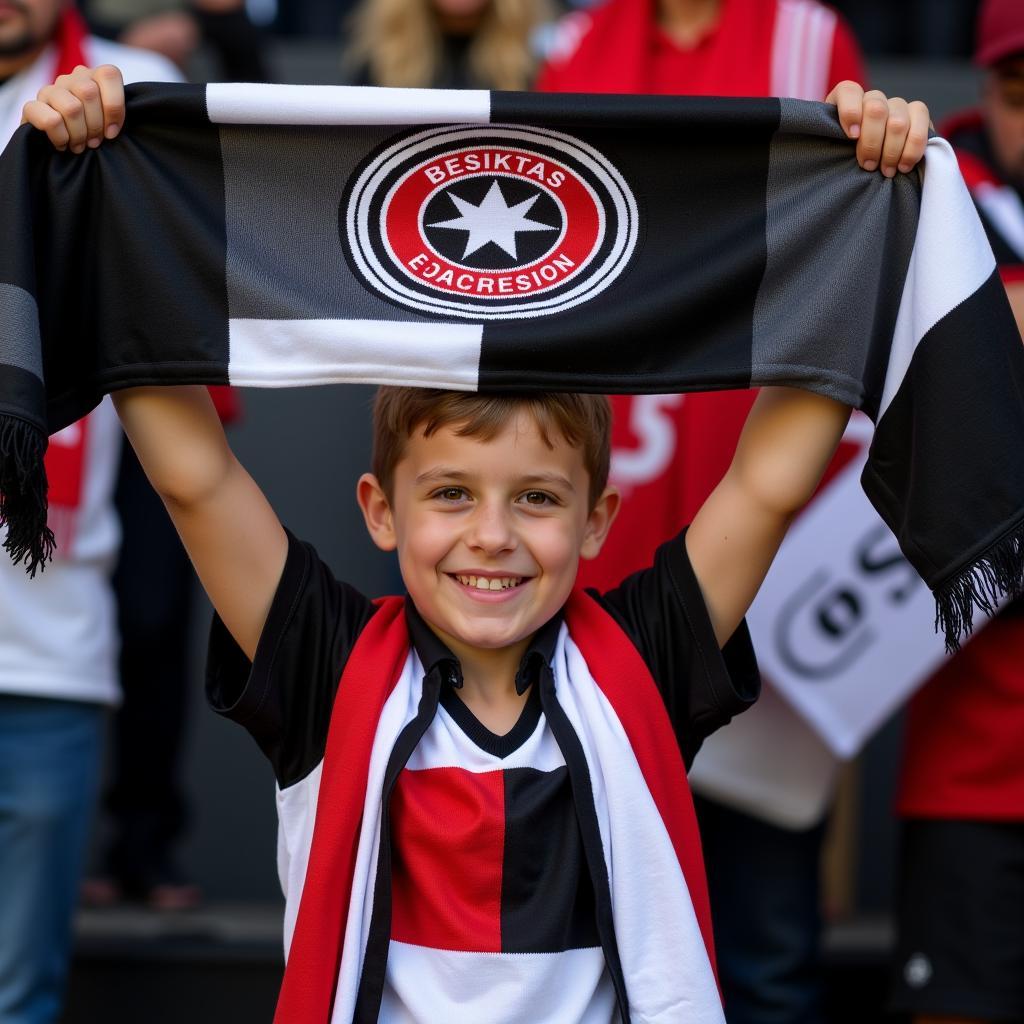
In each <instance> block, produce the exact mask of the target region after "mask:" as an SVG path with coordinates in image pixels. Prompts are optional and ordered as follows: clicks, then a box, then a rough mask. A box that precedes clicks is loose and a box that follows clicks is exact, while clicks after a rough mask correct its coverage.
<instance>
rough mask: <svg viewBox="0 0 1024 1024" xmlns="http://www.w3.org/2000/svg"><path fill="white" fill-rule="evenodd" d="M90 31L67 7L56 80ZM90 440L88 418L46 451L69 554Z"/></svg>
mask: <svg viewBox="0 0 1024 1024" xmlns="http://www.w3.org/2000/svg"><path fill="white" fill-rule="evenodd" d="M87 34H88V30H87V28H86V25H85V22H84V21H83V20H82V16H81V15H80V14H79V13H78V11H77V10H75V8H73V7H67V8H65V9H64V11H63V12H62V13H61V15H60V18H59V20H58V22H57V30H56V32H55V33H54V37H53V41H54V44H55V46H56V48H57V64H56V67H55V69H54V75H53V77H54V78H55V79H56V78H57V77H58V76H60V75H69V74H70V73H71V72H72V71H74V70H75V68H76V67H78V65H79V64H85V65H88V63H89V61H88V58H87V56H86V53H85V48H84V47H85V42H86V36H87ZM88 439H89V417H88V416H86V417H84V418H83V419H80V420H79V421H78V422H77V423H72V424H71V426H69V427H65V428H64V429H63V430H61V431H60V432H59V433H57V434H54V435H53V436H52V437H51V438H50V444H49V447H48V448H47V449H46V458H45V466H46V478H47V480H48V481H49V483H50V489H49V494H48V497H49V502H50V512H49V517H48V519H49V524H50V528H51V529H52V530H53V532H54V537H55V538H56V541H57V551H58V552H64V553H66V552H67V550H68V547H69V546H70V544H71V541H72V539H73V538H74V534H75V525H76V524H75V520H76V513H77V511H78V507H79V505H80V504H81V501H82V485H83V482H84V477H85V453H86V446H87V444H88Z"/></svg>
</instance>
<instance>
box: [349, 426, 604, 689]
mask: <svg viewBox="0 0 1024 1024" xmlns="http://www.w3.org/2000/svg"><path fill="white" fill-rule="evenodd" d="M457 426H458V425H455V426H445V427H441V428H440V429H438V430H437V431H435V432H434V433H433V434H431V435H430V436H429V437H426V436H424V434H423V432H422V430H418V431H417V432H415V433H414V434H413V436H412V437H410V438H409V440H408V442H407V444H406V448H405V451H404V453H403V456H402V458H401V460H400V461H399V462H398V463H397V464H396V466H395V471H394V480H393V486H392V500H391V502H390V503H388V502H387V499H386V498H385V497H384V495H383V492H381V491H380V490H379V487H378V485H377V481H376V478H374V477H372V476H369V475H367V476H366V477H364V478H363V480H361V481H360V495H359V497H360V503H361V504H362V506H363V510H364V513H365V514H366V517H367V525H368V527H369V528H370V532H371V534H372V535H373V537H374V540H375V541H376V542H377V543H378V544H379V545H380V546H381V547H384V548H386V549H392V548H394V549H397V551H398V559H399V565H400V567H401V571H402V578H403V580H404V581H405V585H406V587H407V588H408V590H409V594H410V596H411V597H412V599H413V601H414V603H415V604H416V607H417V608H418V609H419V611H420V613H421V614H422V616H423V618H424V619H425V620H426V621H427V622H428V623H429V624H430V626H431V627H432V628H433V629H434V631H435V632H436V633H438V634H439V636H440V637H441V638H442V639H443V640H444V641H445V643H447V644H448V646H449V647H450V648H451V650H452V652H453V653H454V654H456V655H457V656H458V657H459V659H460V660H461V661H462V662H463V663H464V671H465V670H466V669H470V671H472V669H471V665H472V663H473V662H479V661H480V659H481V658H483V659H484V660H485V661H486V662H488V663H489V664H490V666H491V671H494V670H498V666H497V665H496V664H494V661H495V655H496V654H498V652H503V653H502V655H501V656H500V661H501V663H502V668H501V669H500V671H501V674H502V675H504V674H505V672H504V662H505V661H506V660H507V661H508V662H509V666H510V670H511V676H514V674H515V671H516V669H517V667H518V659H519V657H520V656H521V654H522V652H523V651H525V649H526V647H527V645H528V644H529V641H530V638H531V637H532V636H533V634H534V633H535V632H536V631H537V630H538V629H539V628H540V627H541V626H542V625H543V624H544V623H545V622H547V621H548V620H549V619H550V618H551V617H552V616H553V615H555V614H556V613H557V612H558V610H559V609H560V608H561V607H562V605H563V604H564V603H565V601H566V598H567V597H568V596H569V592H570V591H571V589H572V586H573V584H574V582H575V580H576V569H577V565H578V563H579V559H580V557H581V555H582V556H583V557H593V556H594V555H596V554H597V552H598V551H599V550H600V547H601V543H602V542H603V540H604V537H605V534H606V533H607V529H608V526H609V525H610V522H611V519H612V517H613V516H614V511H615V508H616V507H617V501H618V498H617V495H616V494H615V492H614V491H606V493H605V494H604V495H602V496H601V498H600V499H599V500H598V503H597V505H596V507H595V508H594V510H593V511H591V510H590V509H589V483H590V481H589V476H588V474H587V470H586V468H585V466H584V463H583V458H582V454H581V452H580V450H579V449H578V448H575V447H573V446H572V445H570V444H569V443H568V442H567V441H566V440H565V439H564V438H563V437H561V435H559V434H557V433H556V434H553V435H552V436H551V437H550V440H551V442H552V445H551V446H549V445H548V444H547V443H545V441H544V438H543V436H542V434H541V432H540V430H539V429H538V427H537V425H536V423H535V422H534V420H533V418H532V416H530V415H529V413H527V412H521V413H519V414H518V415H517V416H515V417H514V418H513V419H511V420H510V421H509V423H508V424H507V425H506V426H505V427H504V428H503V429H502V430H501V431H500V432H499V433H498V435H497V436H496V437H494V438H493V439H492V440H489V441H484V440H481V439H480V438H476V437H460V436H459V435H458V433H457ZM375 488H376V490H375ZM485 652H493V653H491V654H487V653H485ZM466 662H469V663H470V664H468V665H467V664H466ZM511 676H510V677H509V679H511Z"/></svg>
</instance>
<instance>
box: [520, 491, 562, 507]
mask: <svg viewBox="0 0 1024 1024" xmlns="http://www.w3.org/2000/svg"><path fill="white" fill-rule="evenodd" d="M522 501H523V502H524V503H525V504H527V505H534V506H536V507H537V508H544V507H545V506H547V505H554V504H556V502H555V499H554V498H553V497H552V496H551V495H550V494H547V493H545V492H544V491H527V492H526V493H525V494H524V495H523V496H522Z"/></svg>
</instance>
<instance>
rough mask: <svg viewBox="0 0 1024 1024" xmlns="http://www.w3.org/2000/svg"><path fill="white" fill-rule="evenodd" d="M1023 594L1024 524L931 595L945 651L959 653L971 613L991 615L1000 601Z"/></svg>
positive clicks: (968, 627)
mask: <svg viewBox="0 0 1024 1024" xmlns="http://www.w3.org/2000/svg"><path fill="white" fill-rule="evenodd" d="M1022 593H1024V522H1022V523H1019V524H1018V525H1017V526H1016V527H1015V528H1014V529H1013V530H1011V531H1010V532H1009V533H1006V534H1004V535H1003V536H1002V537H1001V538H1000V539H999V540H998V541H996V543H995V544H993V545H992V546H991V547H990V548H989V549H988V550H987V551H985V552H984V553H983V554H981V555H980V556H979V557H978V558H977V559H975V561H974V562H973V563H972V564H971V565H970V566H968V567H967V568H966V569H964V571H963V572H962V573H960V574H959V575H958V576H956V577H954V578H953V579H951V580H950V581H949V582H948V583H946V584H945V585H944V586H943V587H941V588H940V589H939V590H937V591H935V631H936V632H938V631H940V630H941V631H942V632H943V633H945V635H946V651H947V653H949V654H953V653H955V652H956V651H958V650H960V640H961V638H962V637H964V636H966V635H967V634H969V633H970V632H971V629H972V627H973V625H974V609H975V608H980V609H981V610H982V611H983V612H984V613H985V614H986V615H993V614H994V613H995V611H996V606H997V603H998V602H999V601H1000V600H1002V599H1003V598H1004V597H1007V598H1009V599H1010V600H1014V599H1016V598H1018V597H1020V596H1021V594H1022Z"/></svg>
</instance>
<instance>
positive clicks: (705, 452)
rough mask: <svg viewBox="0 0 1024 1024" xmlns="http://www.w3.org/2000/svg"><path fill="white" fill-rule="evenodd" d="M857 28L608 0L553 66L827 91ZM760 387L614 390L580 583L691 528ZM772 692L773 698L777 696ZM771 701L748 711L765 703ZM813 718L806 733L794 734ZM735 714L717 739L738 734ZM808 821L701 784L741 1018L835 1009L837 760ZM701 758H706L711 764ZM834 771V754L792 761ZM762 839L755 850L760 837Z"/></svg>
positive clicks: (718, 937) (633, 563) (584, 84)
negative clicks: (595, 548) (828, 931)
mask: <svg viewBox="0 0 1024 1024" xmlns="http://www.w3.org/2000/svg"><path fill="white" fill-rule="evenodd" d="M864 77H865V76H864V66H863V61H862V59H861V55H860V51H859V49H858V46H857V43H856V41H855V39H854V37H853V35H852V34H851V32H850V30H849V28H848V27H847V26H846V25H845V24H844V22H843V21H842V20H841V19H840V18H838V17H837V16H836V14H835V13H834V12H833V11H832V10H831V9H829V8H827V7H825V6H824V5H822V4H818V3H816V2H813V0H658V2H655V0H608V2H607V3H605V4H603V5H602V6H600V7H595V8H593V9H592V10H591V11H588V12H576V13H573V14H571V15H568V16H567V17H566V18H565V19H563V21H562V23H561V25H560V28H559V29H558V31H557V32H556V33H555V35H554V49H553V51H552V54H551V57H550V59H549V61H548V63H547V65H546V66H545V67H544V68H543V69H542V70H541V73H540V75H539V77H538V88H540V89H541V90H543V91H553V92H574V91H589V92H639V93H662V94H672V93H675V94H680V93H682V94H692V95H719V96H723V95H724V96H771V95H775V96H791V97H795V98H799V99H817V100H822V99H824V98H825V95H826V94H827V93H828V91H829V89H830V88H831V87H832V86H833V85H835V84H836V83H837V82H839V81H841V80H843V79H852V80H854V81H858V82H863V81H864ZM753 397H754V393H753V392H746V391H745V392H726V393H719V394H696V395H686V396H679V395H643V396H622V395H616V396H613V398H612V404H613V409H614V413H615V428H614V434H613V454H612V478H613V481H614V482H615V483H617V484H618V485H619V487H620V489H621V490H622V492H623V499H624V500H623V505H622V508H621V510H620V513H619V522H618V523H617V525H616V530H615V531H614V532H613V533H612V535H611V537H610V538H609V540H608V542H607V543H606V544H605V546H604V549H603V550H602V552H601V555H600V557H599V558H598V559H597V560H596V561H594V562H589V563H583V564H581V571H580V583H581V585H584V586H596V587H598V588H602V587H607V586H609V585H611V583H612V582H614V581H616V580H619V579H622V578H623V577H625V576H626V575H628V574H629V573H630V572H633V571H635V570H637V569H639V568H641V567H643V566H645V565H649V564H650V562H651V559H652V557H653V553H654V550H655V548H656V547H657V545H658V544H660V543H661V542H662V541H664V540H666V539H667V538H669V537H672V536H674V535H675V534H677V533H678V532H679V530H680V529H681V528H682V526H683V525H684V524H685V523H687V522H689V520H690V518H691V517H692V516H693V514H694V513H695V512H696V510H697V509H698V508H699V507H700V505H701V504H702V503H703V501H704V499H705V498H706V497H707V495H708V494H709V493H710V491H711V490H712V488H713V487H714V486H715V485H716V484H717V483H718V481H719V480H720V479H721V477H722V475H723V474H724V472H725V470H726V469H727V468H728V465H729V461H730V459H731V456H732V453H733V450H734V449H735V446H736V441H737V439H738V438H739V434H740V430H741V428H742V426H743V423H744V421H745V419H746V415H747V412H748V411H749V409H750V405H751V403H752V402H753ZM762 699H764V698H762ZM773 703H774V704H775V705H776V707H777V711H776V714H775V715H774V717H772V718H771V719H770V720H769V724H765V721H764V720H762V721H760V722H759V723H758V724H757V725H756V726H755V725H754V723H753V722H751V723H747V725H748V726H749V727H754V728H757V727H760V728H762V729H770V730H771V731H772V742H766V743H764V744H760V747H761V750H762V752H763V751H765V750H769V749H770V750H771V751H772V754H771V760H772V763H768V764H765V763H759V762H758V757H759V756H763V754H762V755H757V754H752V755H750V756H747V757H746V758H745V761H746V763H747V765H748V767H749V771H751V772H756V773H762V772H763V773H767V774H771V773H773V772H774V771H775V770H776V768H777V763H778V762H781V761H784V760H786V759H789V760H790V761H793V760H794V759H796V758H797V757H799V753H795V752H799V751H803V750H807V749H809V747H810V746H812V745H813V746H814V747H815V749H818V748H820V746H821V745H820V743H816V744H810V745H809V744H808V743H807V742H806V741H805V738H804V735H803V734H804V733H806V732H807V730H808V726H806V725H805V724H804V723H803V722H802V720H800V719H799V718H798V717H797V716H796V715H795V713H793V712H792V711H790V710H788V706H787V705H785V703H784V702H782V701H775V702H773ZM757 713H758V709H756V708H755V709H754V710H752V711H751V712H748V714H749V715H757ZM783 729H785V730H788V731H789V732H790V738H791V739H792V738H793V737H794V736H796V734H797V733H799V734H800V735H799V740H800V741H799V742H795V741H792V742H788V741H787V735H786V734H785V732H783V731H781V730H783ZM730 731H731V730H729V729H726V730H723V731H722V733H721V734H719V736H717V737H715V738H714V741H715V742H718V743H722V744H725V743H731V742H732V739H731V737H730ZM824 760H825V761H826V762H829V764H828V765H827V769H828V770H826V771H824V772H821V776H822V777H821V789H820V794H819V795H818V798H817V799H815V800H814V807H812V808H811V809H810V810H809V811H808V814H807V817H808V818H809V819H810V820H809V821H808V822H807V823H806V824H805V826H804V827H791V824H792V823H791V822H788V821H782V820H781V819H778V818H776V817H775V816H774V815H773V814H772V813H770V812H769V811H767V810H766V811H765V812H764V813H763V814H761V815H758V816H756V817H755V816H753V815H751V814H750V813H747V812H745V811H744V810H741V809H739V807H740V804H741V801H737V802H736V806H732V805H729V804H728V803H727V802H726V801H725V796H724V794H725V793H726V792H728V790H729V782H728V780H715V781H716V785H715V786H714V787H713V791H714V792H715V793H716V799H715V800H712V799H709V798H707V797H704V798H701V797H700V795H699V794H700V790H701V787H700V785H699V783H696V778H695V785H694V787H693V788H694V792H695V794H696V799H695V803H696V805H697V810H698V818H699V821H700V827H701V835H702V840H703V842H704V844H705V849H706V851H707V857H706V864H707V869H708V885H709V889H710V896H711V912H712V918H713V921H714V929H715V943H716V947H717V952H718V966H719V978H720V981H721V984H722V990H723V995H724V999H725V1006H726V1010H727V1014H728V1019H729V1022H730V1024H777V1022H785V1024H814V1022H818V1021H820V1020H821V1019H822V1017H821V1014H822V1009H821V1005H820V996H821V994H820V988H821V982H820V977H819V973H818V946H819V938H820V931H821V921H820V912H819V862H820V856H821V847H822V840H823V837H824V831H825V827H824V821H823V820H822V811H821V807H822V806H824V805H827V803H828V802H829V798H830V795H831V790H832V784H833V779H834V768H835V762H834V759H831V758H830V756H829V755H828V754H824ZM700 764H701V762H700V758H698V759H697V767H698V769H699V768H700ZM804 767H806V770H807V771H814V772H820V769H821V765H820V764H819V763H815V764H814V765H813V766H811V765H808V766H803V765H802V764H801V763H796V764H793V765H790V766H789V770H790V771H791V772H793V771H795V772H798V773H799V772H800V771H801V770H802V769H803V768H804ZM752 850H755V851H757V853H756V856H755V857H753V858H751V856H750V851H752Z"/></svg>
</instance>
